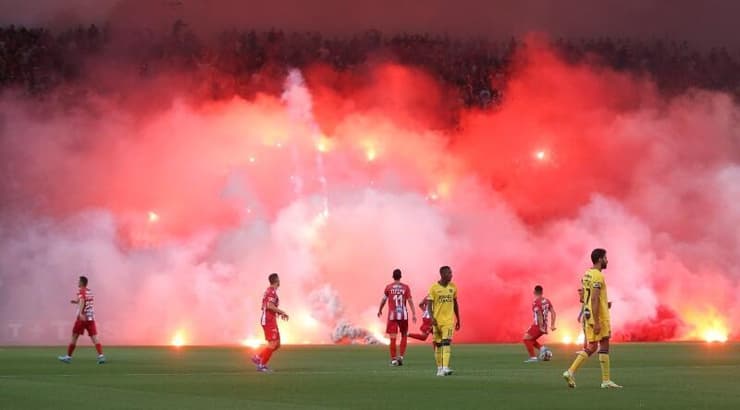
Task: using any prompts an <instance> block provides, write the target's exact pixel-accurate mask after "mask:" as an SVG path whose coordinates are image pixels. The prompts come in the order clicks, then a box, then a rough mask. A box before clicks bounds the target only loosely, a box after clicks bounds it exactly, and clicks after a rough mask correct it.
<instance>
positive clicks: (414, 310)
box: [406, 295, 416, 323]
mask: <svg viewBox="0 0 740 410" xmlns="http://www.w3.org/2000/svg"><path fill="white" fill-rule="evenodd" d="M406 302H407V303H408V304H409V310H410V311H411V320H413V321H414V323H416V308H415V307H414V300H413V299H412V298H411V295H409V298H408V299H406Z"/></svg>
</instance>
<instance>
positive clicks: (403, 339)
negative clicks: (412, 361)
mask: <svg viewBox="0 0 740 410" xmlns="http://www.w3.org/2000/svg"><path fill="white" fill-rule="evenodd" d="M408 341H409V340H408V339H407V338H406V335H401V346H400V348H401V357H403V356H404V355H405V354H406V344H407V343H408Z"/></svg>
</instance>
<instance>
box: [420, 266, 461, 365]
mask: <svg viewBox="0 0 740 410" xmlns="http://www.w3.org/2000/svg"><path fill="white" fill-rule="evenodd" d="M439 276H440V279H439V282H437V283H435V284H434V285H432V287H431V289H429V296H428V297H427V299H428V300H429V302H428V303H427V312H429V315H430V316H431V317H432V325H433V326H434V359H435V361H436V362H437V376H449V375H451V374H452V370H451V369H450V353H451V352H450V349H451V348H450V345H451V344H452V335H453V334H454V331H455V330H460V310H459V306H458V304H457V286H455V284H454V283H452V269H450V267H449V266H442V267H441V268H439Z"/></svg>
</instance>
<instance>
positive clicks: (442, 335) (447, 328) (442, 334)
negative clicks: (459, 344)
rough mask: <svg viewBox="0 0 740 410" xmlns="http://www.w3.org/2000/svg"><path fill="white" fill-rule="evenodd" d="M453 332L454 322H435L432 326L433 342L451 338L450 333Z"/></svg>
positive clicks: (452, 333)
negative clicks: (435, 324)
mask: <svg viewBox="0 0 740 410" xmlns="http://www.w3.org/2000/svg"><path fill="white" fill-rule="evenodd" d="M454 334H455V324H454V323H449V324H437V326H435V327H434V342H435V343H439V342H441V341H443V340H452V335H454Z"/></svg>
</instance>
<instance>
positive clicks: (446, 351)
mask: <svg viewBox="0 0 740 410" xmlns="http://www.w3.org/2000/svg"><path fill="white" fill-rule="evenodd" d="M442 367H450V346H449V345H448V346H442Z"/></svg>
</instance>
